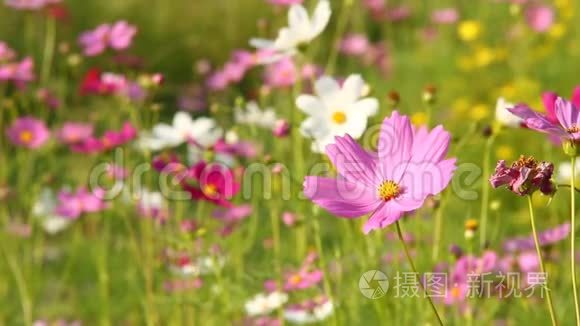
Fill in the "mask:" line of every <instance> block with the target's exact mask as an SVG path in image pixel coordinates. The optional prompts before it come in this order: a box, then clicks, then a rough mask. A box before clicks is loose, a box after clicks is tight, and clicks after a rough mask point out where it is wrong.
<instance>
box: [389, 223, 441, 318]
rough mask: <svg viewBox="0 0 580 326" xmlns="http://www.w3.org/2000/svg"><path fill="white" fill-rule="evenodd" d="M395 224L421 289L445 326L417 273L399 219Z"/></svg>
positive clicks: (436, 315)
mask: <svg viewBox="0 0 580 326" xmlns="http://www.w3.org/2000/svg"><path fill="white" fill-rule="evenodd" d="M395 225H396V226H397V235H398V236H399V240H401V243H402V244H403V249H404V250H405V256H407V260H408V261H409V265H411V269H412V270H413V273H414V274H415V277H416V278H417V282H418V283H419V286H420V287H421V290H423V292H424V293H425V297H426V298H427V301H429V305H430V306H431V309H432V310H433V313H434V314H435V317H437V321H438V322H439V325H441V326H443V321H442V320H441V317H440V316H439V313H438V312H437V308H435V304H433V300H431V297H430V296H429V293H428V292H427V290H426V289H425V287H424V286H423V281H422V280H421V277H420V276H419V273H417V268H415V264H414V263H413V259H412V258H411V255H410V254H409V249H408V248H407V244H406V243H405V239H404V238H403V233H402V232H401V226H400V225H399V221H397V222H396V223H395Z"/></svg>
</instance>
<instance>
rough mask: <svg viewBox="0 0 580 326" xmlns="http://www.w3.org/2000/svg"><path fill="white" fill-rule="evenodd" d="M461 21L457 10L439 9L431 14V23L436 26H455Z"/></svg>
mask: <svg viewBox="0 0 580 326" xmlns="http://www.w3.org/2000/svg"><path fill="white" fill-rule="evenodd" d="M458 19H459V13H458V12H457V9H455V8H444V9H437V10H434V11H433V12H432V13H431V22H433V23H434V24H453V23H455V22H456V21H457V20H458Z"/></svg>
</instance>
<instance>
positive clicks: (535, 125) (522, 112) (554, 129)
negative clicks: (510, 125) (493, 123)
mask: <svg viewBox="0 0 580 326" xmlns="http://www.w3.org/2000/svg"><path fill="white" fill-rule="evenodd" d="M508 110H509V111H510V112H511V113H513V114H515V115H516V116H518V117H520V118H522V119H523V120H524V122H525V123H526V125H527V126H528V127H529V128H531V129H534V130H537V131H541V132H545V133H549V134H555V135H558V136H564V137H565V136H566V135H567V134H566V132H565V131H564V130H563V129H562V128H560V127H559V126H557V125H555V124H554V123H552V122H551V121H550V120H548V118H547V117H545V116H542V115H541V114H538V113H537V112H535V111H533V110H532V109H530V108H529V107H528V106H526V105H521V104H520V105H516V106H515V107H513V108H511V109H508Z"/></svg>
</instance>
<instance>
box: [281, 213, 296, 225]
mask: <svg viewBox="0 0 580 326" xmlns="http://www.w3.org/2000/svg"><path fill="white" fill-rule="evenodd" d="M296 220H297V219H296V214H294V213H292V212H284V213H282V222H284V225H286V226H293V225H294V224H295V223H296Z"/></svg>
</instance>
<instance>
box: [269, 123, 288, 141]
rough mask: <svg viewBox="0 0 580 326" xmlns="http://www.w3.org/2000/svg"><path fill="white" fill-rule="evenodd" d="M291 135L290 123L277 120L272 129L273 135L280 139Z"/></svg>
mask: <svg viewBox="0 0 580 326" xmlns="http://www.w3.org/2000/svg"><path fill="white" fill-rule="evenodd" d="M289 134H290V123H289V122H288V121H287V120H284V119H278V120H276V123H275V124H274V128H273V129H272V135H274V137H278V138H284V137H286V136H288V135H289Z"/></svg>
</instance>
